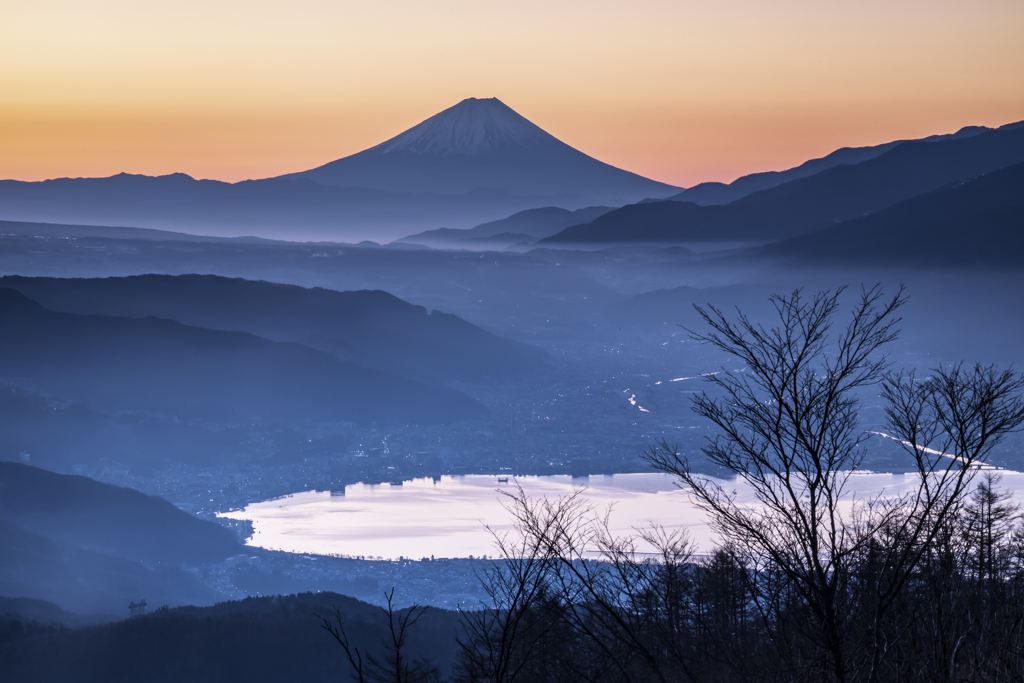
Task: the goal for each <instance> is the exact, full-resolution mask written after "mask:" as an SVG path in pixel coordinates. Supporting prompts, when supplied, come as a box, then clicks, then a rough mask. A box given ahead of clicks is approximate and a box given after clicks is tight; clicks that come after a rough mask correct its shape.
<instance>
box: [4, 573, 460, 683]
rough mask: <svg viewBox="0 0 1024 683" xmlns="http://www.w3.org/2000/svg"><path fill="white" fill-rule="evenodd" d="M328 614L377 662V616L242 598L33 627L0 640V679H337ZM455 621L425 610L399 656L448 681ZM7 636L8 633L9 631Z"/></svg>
mask: <svg viewBox="0 0 1024 683" xmlns="http://www.w3.org/2000/svg"><path fill="white" fill-rule="evenodd" d="M335 607H337V608H338V609H339V610H340V611H341V614H342V623H343V625H344V627H345V630H346V632H347V633H348V634H350V635H351V637H352V641H353V644H354V645H355V646H357V647H359V648H360V650H361V651H363V652H364V653H365V652H370V653H372V654H373V655H375V656H376V657H378V658H379V657H380V656H381V655H382V649H381V645H380V642H381V639H382V638H383V637H384V636H385V633H386V624H387V620H386V617H385V616H384V615H383V614H382V612H381V611H380V610H379V609H378V608H376V607H373V606H371V605H368V604H366V603H363V602H359V601H358V600H355V599H354V598H349V597H345V596H343V595H338V594H336V593H316V594H314V593H302V594H299V595H291V596H283V597H269V598H247V599H245V600H242V601H240V602H228V603H222V604H218V605H215V606H213V607H204V608H198V607H181V608H177V609H170V610H157V611H156V612H154V613H151V614H148V615H146V616H144V617H139V618H135V619H129V620H126V621H121V622H118V623H113V624H107V625H103V626H93V627H87V628H81V629H75V630H71V629H63V630H59V629H42V630H38V629H37V630H36V632H34V633H24V631H25V630H27V629H23V630H22V631H21V632H20V633H19V634H18V635H16V636H14V637H10V638H9V639H8V640H7V641H6V642H0V679H2V680H4V681H6V682H8V683H22V682H26V683H27V682H29V681H31V682H32V683H50V682H54V683H56V682H57V681H60V682H64V681H72V680H73V681H79V682H81V683H122V682H123V683H134V682H135V681H152V682H154V683H158V682H164V681H166V682H168V683H170V682H172V681H173V682H175V683H177V682H179V681H189V682H190V683H207V682H209V683H232V682H235V681H237V682H238V683H280V682H281V681H296V682H303V681H308V682H313V681H345V680H349V671H350V669H349V665H348V663H347V661H346V660H345V657H344V653H343V652H342V650H341V648H340V647H339V646H338V645H337V644H336V643H335V642H334V641H333V640H332V639H331V637H330V635H328V634H327V633H326V632H325V631H324V630H323V629H322V628H321V627H320V621H319V619H318V618H317V615H328V614H331V613H333V609H334V608H335ZM458 624H459V616H458V614H457V613H455V612H448V611H445V610H440V609H434V608H431V609H428V610H427V612H426V614H425V615H424V617H423V619H422V620H421V621H420V622H419V623H418V624H417V625H416V626H415V627H414V628H413V630H412V631H411V635H410V637H409V640H408V643H407V647H408V650H407V654H409V655H410V656H413V657H423V658H429V659H431V660H433V663H434V664H435V665H436V666H438V667H439V668H440V670H441V673H442V676H447V674H448V673H449V672H450V670H451V665H452V662H453V661H454V658H455V653H456V647H457V644H456V641H455V635H456V631H457V628H458ZM8 631H9V632H15V631H16V629H15V628H9V629H8Z"/></svg>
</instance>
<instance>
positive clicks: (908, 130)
mask: <svg viewBox="0 0 1024 683" xmlns="http://www.w3.org/2000/svg"><path fill="white" fill-rule="evenodd" d="M2 16H3V20H2V22H0V178H17V179H22V180H39V179H44V178H54V177H64V176H104V175H111V174H114V173H118V172H121V171H126V172H129V173H146V174H163V173H170V172H175V171H180V172H184V173H188V174H190V175H192V176H195V177H201V178H217V179H222V180H232V181H234V180H241V179H245V178H261V177H267V176H273V175H279V174H282V173H287V172H291V171H299V170H305V169H308V168H312V167H314V166H318V165H320V164H323V163H326V162H328V161H331V160H334V159H337V158H340V157H343V156H346V155H348V154H352V153H354V152H357V151H360V150H361V149H364V148H366V147H369V146H371V145H373V144H376V143H378V142H381V141H383V140H384V139H386V138H388V137H391V136H393V135H395V134H397V133H399V132H401V131H402V130H404V129H406V128H408V127H410V126H412V125H414V124H416V123H418V122H419V121H421V120H422V119H424V118H426V117H428V116H430V115H432V114H434V113H436V112H438V111H440V110H441V109H444V108H446V107H448V106H451V105H452V104H455V103H456V102H458V101H459V100H461V99H463V98H465V97H491V96H496V97H498V98H500V99H501V100H502V101H504V102H505V103H506V104H508V105H509V106H511V107H512V108H513V109H516V110H517V111H518V112H519V113H521V114H523V115H524V116H526V117H527V118H529V119H531V120H532V121H533V122H534V123H536V124H538V125H540V126H541V127H543V128H545V129H546V130H548V131H549V132H550V133H552V134H553V135H555V136H557V137H559V138H560V139H562V140H564V141H565V142H567V143H569V144H571V145H573V146H574V147H576V148H578V149H580V150H582V151H584V152H586V153H588V154H590V155H592V156H595V157H597V158H599V159H601V160H603V161H607V162H609V163H612V164H615V165H617V166H620V167H623V168H626V169H629V170H631V171H635V172H637V173H641V174H643V175H647V176H649V177H652V178H656V179H658V180H662V181H665V182H670V183H674V184H677V185H684V186H686V185H692V184H694V183H697V182H701V181H704V180H722V181H729V180H732V179H733V178H735V177H737V176H739V175H742V174H745V173H750V172H753V171H761V170H773V169H782V168H787V167H790V166H793V165H795V164H798V163H800V162H802V161H804V160H805V159H808V158H811V157H815V156H821V155H823V154H826V153H828V152H829V151H831V150H833V149H835V148H837V147H842V146H856V145H865V144H875V143H880V142H885V141H888V140H893V139H899V138H910V137H921V136H924V135H930V134H934V133H945V132H952V131H955V130H956V129H958V128H960V127H961V126H965V125H988V126H997V125H1001V124H1004V123H1008V122H1011V121H1017V120H1021V119H1024V39H1022V36H1024V2H1021V1H1020V0H1012V1H1011V0H973V1H971V2H963V1H958V2H951V1H946V0H930V1H927V2H925V1H920V2H919V1H903V0H886V1H885V2H875V1H874V0H858V1H857V2H835V1H832V0H815V1H813V2H812V1H797V2H795V1H789V2H765V1H762V0H740V1H729V0H722V1H719V2H710V1H705V2H701V3H694V2H687V1H683V0H633V1H631V2H628V3H627V2H621V1H620V2H604V1H601V0H588V1H586V2H583V1H579V2H577V1H571V2H554V1H550V0H549V1H545V2H540V1H534V0H520V1H519V2H515V3H513V2H494V1H487V0H473V1H472V2H470V1H463V0H453V1H440V2H433V3H427V2H422V1H415V0H395V1H389V0H383V1H378V2H375V3H369V2H359V3H353V2H341V1H337V0H334V1H329V0H290V1H289V2H281V1H274V2H270V1H267V0H245V1H244V2H243V1H242V0H203V1H202V2H199V1H197V0H176V1H174V2H165V1H163V0H159V1H157V0H90V1H89V2H81V1H80V0H79V1H72V0H31V1H26V0H5V1H4V7H3V12H2Z"/></svg>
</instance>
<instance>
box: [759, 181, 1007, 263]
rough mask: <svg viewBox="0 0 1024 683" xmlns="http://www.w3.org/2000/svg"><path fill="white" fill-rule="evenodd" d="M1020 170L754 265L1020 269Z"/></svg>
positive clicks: (930, 196) (953, 188)
mask: <svg viewBox="0 0 1024 683" xmlns="http://www.w3.org/2000/svg"><path fill="white" fill-rule="evenodd" d="M1022 226H1024V163H1019V164H1015V165H1013V166H1010V167H1008V168H1004V169H1001V170H998V171H992V172H990V173H986V174H984V175H982V176H979V177H977V178H972V179H970V180H967V181H965V182H962V183H955V184H953V185H950V186H947V187H943V188H942V189H939V190H936V191H934V192H930V193H927V194H922V195H919V196H916V197H913V198H911V199H907V200H904V201H902V202H900V203H898V204H894V205H892V206H889V207H887V208H885V209H882V210H880V211H877V212H875V213H873V214H871V215H870V216H865V217H864V218H858V219H854V220H850V221H846V222H844V223H841V224H839V225H836V226H833V227H829V228H825V229H823V230H818V231H815V232H811V233H807V234H804V235H800V236H798V237H793V238H791V239H788V240H784V241H781V242H777V243H775V244H771V245H769V246H767V247H765V248H764V250H763V251H762V252H761V253H760V254H759V257H761V258H767V259H784V260H785V261H787V262H788V263H790V264H791V265H792V266H794V267H799V266H800V264H802V263H816V264H822V265H825V264H828V265H861V266H863V265H868V266H893V265H895V266H900V267H902V268H916V269H921V268H964V267H966V268H972V267H979V266H980V267H996V268H1006V267H1020V266H1021V265H1024V229H1022Z"/></svg>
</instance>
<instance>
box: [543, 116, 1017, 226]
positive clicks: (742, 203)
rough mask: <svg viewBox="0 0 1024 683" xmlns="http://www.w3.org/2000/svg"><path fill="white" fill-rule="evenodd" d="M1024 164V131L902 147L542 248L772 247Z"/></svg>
mask: <svg viewBox="0 0 1024 683" xmlns="http://www.w3.org/2000/svg"><path fill="white" fill-rule="evenodd" d="M1020 161H1024V127H1020V126H1007V127H1004V128H1002V129H999V130H989V131H983V132H981V133H978V134H976V135H969V136H952V137H949V138H944V139H939V140H932V141H928V140H922V141H914V142H903V143H901V144H899V145H896V146H894V147H892V148H890V149H888V150H887V151H884V152H883V153H882V154H879V155H878V156H876V157H874V158H871V159H868V160H866V161H861V162H860V163H856V164H847V165H839V166H833V167H831V168H827V169H825V170H823V171H821V172H819V173H816V174H814V175H811V176H809V177H806V178H798V179H796V180H791V181H789V182H787V183H784V184H782V185H778V186H776V187H773V188H771V189H766V190H760V191H758V192H754V193H752V194H749V195H747V196H745V197H743V198H742V199H739V200H737V201H734V202H732V203H730V204H726V205H724V206H699V205H697V204H694V203H692V202H679V201H663V202H645V203H641V204H633V205H629V206H625V207H622V208H620V209H616V210H614V211H610V212H608V213H606V214H604V215H602V216H600V217H598V218H597V219H595V220H594V221H592V222H590V223H587V224H584V225H577V226H573V227H569V228H566V229H565V230H563V231H561V232H559V233H558V234H556V235H553V236H551V237H548V238H546V239H543V240H540V241H539V242H538V244H539V245H566V246H569V245H580V246H584V245H594V244H609V243H610V244H615V243H653V244H658V243H662V244H665V243H667V244H672V243H677V244H678V243H687V242H723V241H736V242H743V241H747V242H761V243H764V242H771V241H775V240H779V239H785V238H788V237H792V236H795V235H799V234H802V233H807V232H811V231H813V230H816V229H821V228H824V227H827V226H829V225H832V224H836V223H840V222H842V221H846V220H850V219H853V218H858V217H861V216H864V215H867V214H870V213H872V212H875V211H878V210H880V209H883V208H885V207H887V206H891V205H893V204H895V203H897V202H900V201H903V200H905V199H909V198H911V197H914V196H916V195H920V194H923V193H926V192H932V191H934V190H936V189H939V188H941V187H942V186H944V185H947V184H949V183H953V182H958V181H963V180H968V179H970V178H973V177H975V176H978V175H981V174H984V173H989V172H992V171H995V170H998V169H1001V168H1005V167H1007V166H1010V165H1012V164H1015V163H1017V162H1020Z"/></svg>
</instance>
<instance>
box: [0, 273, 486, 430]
mask: <svg viewBox="0 0 1024 683" xmlns="http://www.w3.org/2000/svg"><path fill="white" fill-rule="evenodd" d="M0 377H3V378H4V380H5V381H6V382H7V383H8V384H14V385H15V386H24V387H26V388H30V389H31V390H33V391H36V392H41V393H44V394H47V395H50V396H56V397H60V398H61V399H69V400H72V401H74V402H77V403H81V404H83V405H85V406H88V407H92V408H100V409H103V410H106V411H137V412H142V413H160V414H165V415H171V416H181V417H184V418H191V417H194V418H202V419H205V420H210V419H220V420H232V419H234V420H237V419H246V418H248V417H250V416H263V417H265V418H268V419H314V420H330V421H338V420H347V421H351V422H369V421H376V420H387V421H392V420H394V421H398V422H414V423H415V422H446V421H452V420H459V419H467V418H473V417H479V416H482V415H483V414H485V411H484V410H483V408H482V407H481V406H480V405H479V404H478V403H476V402H475V401H474V400H472V399H471V398H469V397H468V396H466V395H464V394H460V393H457V392H454V391H449V390H446V389H444V388H440V387H431V386H427V385H424V384H421V383H418V382H415V381H412V380H408V379H403V378H399V377H396V376H394V375H390V374H387V373H384V372H381V371H378V370H372V369H368V368H365V367H361V366H358V365H356V364H354V363H350V362H343V361H340V360H338V359H337V358H335V357H334V356H333V355H331V354H328V353H324V352H323V351H318V350H315V349H312V348H309V347H307V346H303V345H300V344H295V343H282V342H273V341H269V340H266V339H263V338H261V337H258V336H256V335H253V334H249V333H246V332H226V331H221V330H212V329H206V328H201V327H194V326H188V325H183V324H181V323H179V322H176V321H172V320H165V319H161V318H155V317H146V318H128V317H114V316H103V315H75V314H70V313H58V312H55V311H51V310H48V309H46V308H44V307H43V306H41V305H39V304H38V303H37V302H35V301H33V300H31V299H29V298H27V297H25V296H24V295H22V294H21V293H19V292H16V291H15V290H12V289H4V288H0Z"/></svg>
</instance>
